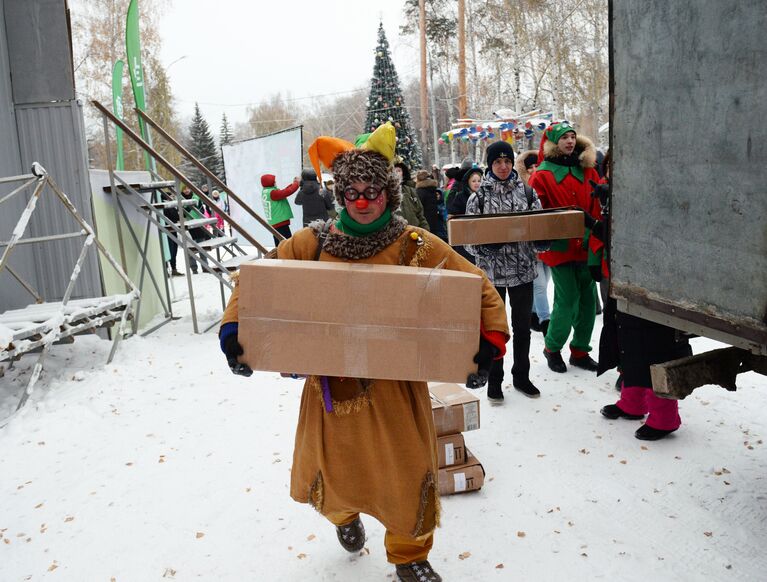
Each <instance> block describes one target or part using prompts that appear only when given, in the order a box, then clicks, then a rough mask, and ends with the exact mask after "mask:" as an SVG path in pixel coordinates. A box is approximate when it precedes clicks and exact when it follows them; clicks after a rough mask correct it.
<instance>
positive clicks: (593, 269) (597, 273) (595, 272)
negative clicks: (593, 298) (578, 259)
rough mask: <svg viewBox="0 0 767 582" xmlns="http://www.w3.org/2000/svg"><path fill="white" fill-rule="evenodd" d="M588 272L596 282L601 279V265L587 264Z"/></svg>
mask: <svg viewBox="0 0 767 582" xmlns="http://www.w3.org/2000/svg"><path fill="white" fill-rule="evenodd" d="M589 273H591V278H592V279H594V281H596V282H597V283H599V282H600V281H601V280H602V279H603V276H602V266H601V265H589Z"/></svg>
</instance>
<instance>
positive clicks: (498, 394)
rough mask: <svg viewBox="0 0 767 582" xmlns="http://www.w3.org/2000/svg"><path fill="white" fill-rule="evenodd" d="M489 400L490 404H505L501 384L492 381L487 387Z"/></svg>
mask: <svg viewBox="0 0 767 582" xmlns="http://www.w3.org/2000/svg"><path fill="white" fill-rule="evenodd" d="M487 399H488V400H489V401H490V404H503V388H502V387H501V383H500V382H493V381H492V380H491V381H490V383H489V384H488V385H487Z"/></svg>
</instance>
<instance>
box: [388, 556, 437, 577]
mask: <svg viewBox="0 0 767 582" xmlns="http://www.w3.org/2000/svg"><path fill="white" fill-rule="evenodd" d="M397 580H399V581H400V582H442V576H440V575H439V574H437V573H436V572H435V571H434V568H432V567H431V564H429V561H428V560H424V561H423V562H411V563H410V564H397Z"/></svg>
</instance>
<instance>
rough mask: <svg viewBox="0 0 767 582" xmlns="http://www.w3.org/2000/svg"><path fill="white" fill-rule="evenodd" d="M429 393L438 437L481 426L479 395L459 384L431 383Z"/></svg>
mask: <svg viewBox="0 0 767 582" xmlns="http://www.w3.org/2000/svg"><path fill="white" fill-rule="evenodd" d="M429 393H430V394H431V412H432V414H433V415H434V428H435V430H436V431H437V436H438V437H439V436H445V435H449V434H456V433H459V432H466V431H467V430H477V429H478V428H479V398H478V397H477V396H475V395H474V394H472V393H471V392H469V391H468V390H466V389H465V388H462V387H461V386H459V385H458V384H430V385H429Z"/></svg>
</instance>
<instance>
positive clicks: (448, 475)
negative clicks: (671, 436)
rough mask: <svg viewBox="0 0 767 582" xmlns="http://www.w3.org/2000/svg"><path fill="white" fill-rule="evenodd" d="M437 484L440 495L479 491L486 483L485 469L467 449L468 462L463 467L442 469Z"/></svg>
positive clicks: (456, 466)
mask: <svg viewBox="0 0 767 582" xmlns="http://www.w3.org/2000/svg"><path fill="white" fill-rule="evenodd" d="M437 482H438V484H439V494H440V495H452V494H454V493H463V492H465V491H477V490H478V489H481V488H482V485H484V483H485V469H484V468H483V467H482V463H480V462H479V460H478V459H477V458H476V457H475V456H474V455H473V454H471V451H469V450H468V449H467V450H466V462H465V463H464V464H463V465H455V466H453V467H445V468H444V469H440V470H439V475H438V477H437Z"/></svg>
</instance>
